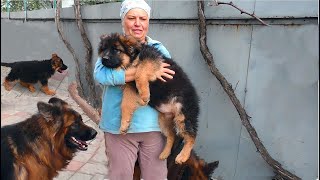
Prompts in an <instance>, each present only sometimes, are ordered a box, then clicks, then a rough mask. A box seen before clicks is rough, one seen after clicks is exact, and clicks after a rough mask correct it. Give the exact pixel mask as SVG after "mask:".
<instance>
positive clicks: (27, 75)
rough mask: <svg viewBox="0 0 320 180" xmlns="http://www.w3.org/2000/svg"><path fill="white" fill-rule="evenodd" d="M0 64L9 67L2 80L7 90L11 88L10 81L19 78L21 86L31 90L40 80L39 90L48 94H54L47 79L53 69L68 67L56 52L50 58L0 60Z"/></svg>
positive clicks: (32, 90) (59, 70)
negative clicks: (38, 59)
mask: <svg viewBox="0 0 320 180" xmlns="http://www.w3.org/2000/svg"><path fill="white" fill-rule="evenodd" d="M1 66H6V67H10V68H11V70H10V72H9V74H8V75H7V76H6V78H5V81H4V87H5V89H6V90H7V91H10V90H11V88H12V87H11V86H10V82H13V81H16V80H19V82H20V84H21V85H22V86H24V87H26V88H28V89H29V91H31V92H35V88H34V86H33V84H35V83H37V82H40V83H41V84H42V88H41V90H42V91H43V92H44V93H46V94H48V95H54V94H55V91H53V90H50V89H49V88H48V79H49V78H50V77H51V76H52V75H53V74H54V73H55V71H58V72H62V71H63V70H66V69H67V68H68V67H67V66H66V65H65V64H64V63H63V60H62V59H61V58H60V57H59V56H58V55H57V54H52V57H51V59H48V60H42V61H36V60H34V61H19V62H13V63H5V62H1Z"/></svg>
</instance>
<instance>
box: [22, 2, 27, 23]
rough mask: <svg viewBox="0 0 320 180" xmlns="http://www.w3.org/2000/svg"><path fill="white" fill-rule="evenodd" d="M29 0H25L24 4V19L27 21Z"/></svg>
mask: <svg viewBox="0 0 320 180" xmlns="http://www.w3.org/2000/svg"><path fill="white" fill-rule="evenodd" d="M27 1H28V0H23V6H24V21H27V11H28V9H27Z"/></svg>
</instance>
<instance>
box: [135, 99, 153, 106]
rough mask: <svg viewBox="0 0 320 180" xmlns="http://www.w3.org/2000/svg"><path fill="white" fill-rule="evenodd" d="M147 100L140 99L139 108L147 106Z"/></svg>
mask: <svg viewBox="0 0 320 180" xmlns="http://www.w3.org/2000/svg"><path fill="white" fill-rule="evenodd" d="M149 101H150V100H149V99H142V98H140V99H139V100H138V103H139V105H140V106H145V105H147V104H148V103H149Z"/></svg>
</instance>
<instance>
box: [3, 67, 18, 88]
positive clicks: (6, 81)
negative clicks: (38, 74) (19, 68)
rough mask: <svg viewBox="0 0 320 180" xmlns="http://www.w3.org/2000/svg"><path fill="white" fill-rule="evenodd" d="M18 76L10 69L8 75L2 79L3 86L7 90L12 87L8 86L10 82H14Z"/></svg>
mask: <svg viewBox="0 0 320 180" xmlns="http://www.w3.org/2000/svg"><path fill="white" fill-rule="evenodd" d="M17 79H18V77H17V76H15V75H14V73H12V71H10V73H9V74H8V76H7V77H6V78H5V79H4V82H3V86H4V88H5V89H6V90H7V91H10V90H11V89H12V86H10V82H14V81H15V80H17Z"/></svg>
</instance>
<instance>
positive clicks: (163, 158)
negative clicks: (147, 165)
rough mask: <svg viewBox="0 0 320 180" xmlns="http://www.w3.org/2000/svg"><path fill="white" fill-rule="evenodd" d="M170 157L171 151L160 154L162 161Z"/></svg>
mask: <svg viewBox="0 0 320 180" xmlns="http://www.w3.org/2000/svg"><path fill="white" fill-rule="evenodd" d="M169 155H170V151H162V153H161V154H160V156H159V159H160V160H165V159H167V158H168V157H169Z"/></svg>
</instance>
